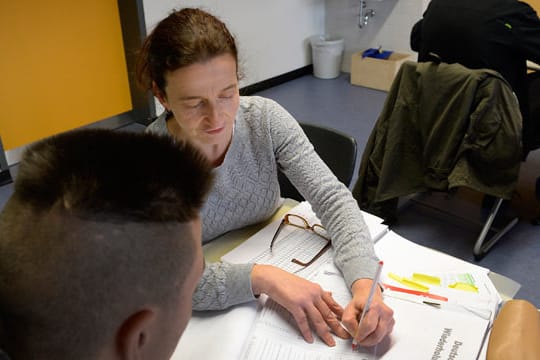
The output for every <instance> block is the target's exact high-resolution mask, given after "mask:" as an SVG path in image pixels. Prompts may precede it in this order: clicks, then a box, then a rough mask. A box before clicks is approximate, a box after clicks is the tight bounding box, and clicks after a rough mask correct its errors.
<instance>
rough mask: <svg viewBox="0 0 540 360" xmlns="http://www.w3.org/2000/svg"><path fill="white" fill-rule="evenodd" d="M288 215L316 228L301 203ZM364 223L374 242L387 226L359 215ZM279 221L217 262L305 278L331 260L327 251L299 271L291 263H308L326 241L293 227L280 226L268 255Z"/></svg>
mask: <svg viewBox="0 0 540 360" xmlns="http://www.w3.org/2000/svg"><path fill="white" fill-rule="evenodd" d="M288 213H290V214H297V215H301V216H302V217H304V218H305V219H306V220H308V222H309V223H310V224H316V223H319V224H320V220H319V219H318V218H317V217H316V216H315V214H314V213H313V210H312V209H311V206H310V205H309V203H307V202H302V203H300V204H299V205H298V206H296V207H294V208H293V209H291V210H290V211H289V212H288ZM363 215H364V220H365V222H366V225H367V226H368V229H369V231H370V234H371V237H372V239H373V240H374V241H376V240H378V239H379V238H380V237H381V236H383V235H384V234H385V233H386V232H387V230H388V226H386V225H383V224H382V221H383V220H382V219H381V218H379V217H377V216H374V215H372V214H369V213H365V212H363ZM280 222H281V220H276V221H274V222H272V223H271V224H269V225H268V226H266V227H264V228H263V229H261V230H260V231H259V232H257V233H256V234H255V235H253V236H252V237H251V238H249V239H248V240H246V241H245V242H243V243H242V244H240V245H239V246H237V247H236V248H235V249H234V250H233V251H231V252H229V253H227V254H225V255H224V256H223V257H222V258H221V260H222V261H226V262H229V263H233V264H241V263H258V264H269V265H274V266H277V267H279V268H281V269H284V270H286V271H289V272H291V273H295V274H297V275H299V276H302V277H305V278H309V277H310V276H311V275H312V274H313V272H314V271H316V270H317V269H318V268H319V267H320V266H321V265H323V264H325V263H327V262H328V261H329V260H331V259H332V257H333V253H332V250H331V249H330V250H328V251H326V252H325V253H324V255H323V256H321V257H320V258H319V259H318V260H317V261H316V262H315V263H313V264H311V265H310V266H308V267H303V266H300V265H297V264H295V263H293V262H291V259H293V258H298V259H299V260H309V259H311V258H313V256H314V255H315V254H317V252H318V251H319V250H320V249H321V248H323V247H324V245H325V244H326V240H324V239H322V238H321V237H320V236H318V235H316V234H314V233H313V232H311V231H306V230H304V229H298V228H296V227H294V226H284V227H283V228H282V229H281V232H280V233H279V237H278V239H277V241H276V242H275V243H274V246H273V249H272V251H270V242H271V240H272V237H273V236H274V234H275V232H276V230H277V228H278V227H279V225H280Z"/></svg>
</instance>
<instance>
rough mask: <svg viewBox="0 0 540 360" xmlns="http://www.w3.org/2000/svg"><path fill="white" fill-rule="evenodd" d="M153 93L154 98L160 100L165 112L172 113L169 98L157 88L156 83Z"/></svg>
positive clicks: (153, 84)
mask: <svg viewBox="0 0 540 360" xmlns="http://www.w3.org/2000/svg"><path fill="white" fill-rule="evenodd" d="M152 93H153V94H154V96H155V97H156V98H157V99H158V100H159V102H160V103H161V105H163V107H164V108H165V110H167V111H170V110H171V108H170V106H169V102H168V101H167V97H166V96H165V94H164V93H163V91H162V90H161V89H160V88H159V86H157V84H156V82H155V81H152Z"/></svg>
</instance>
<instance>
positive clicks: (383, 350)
mask: <svg viewBox="0 0 540 360" xmlns="http://www.w3.org/2000/svg"><path fill="white" fill-rule="evenodd" d="M312 280H313V281H315V282H317V283H319V284H321V286H323V287H324V288H325V289H327V290H330V291H332V294H333V296H334V297H335V299H336V300H337V301H338V302H340V303H341V304H342V305H343V306H344V305H345V304H346V303H347V302H348V301H349V299H350V294H349V291H348V290H347V289H346V287H345V285H344V282H343V279H341V277H340V275H339V272H338V271H337V269H336V268H335V267H334V266H333V265H332V264H331V263H329V264H326V265H325V266H323V267H321V268H320V269H319V271H318V272H317V273H316V274H315V275H314V276H313V278H312ZM385 302H386V303H387V304H388V305H389V306H390V307H391V308H392V309H393V310H394V318H395V320H396V324H395V327H394V330H393V332H392V334H391V335H390V336H388V337H387V338H386V339H385V340H384V341H383V342H382V343H380V344H379V345H377V346H375V347H371V348H362V347H360V348H359V349H357V350H353V349H352V346H351V340H342V339H339V338H337V337H336V346H335V347H328V346H327V345H325V344H324V343H323V342H322V341H321V340H320V339H318V338H316V340H315V342H314V343H313V344H309V343H307V342H305V341H304V339H303V337H302V336H301V334H300V333H299V331H298V329H297V327H296V325H295V323H294V319H293V318H292V317H291V316H290V315H289V314H288V312H287V311H285V310H284V309H283V308H282V307H281V306H279V305H278V304H276V303H274V302H272V301H267V302H266V304H265V306H264V307H263V308H262V310H261V311H260V313H259V315H258V316H257V318H256V320H255V326H254V327H253V328H252V330H251V331H250V336H249V338H248V340H247V342H246V344H245V345H244V348H243V351H242V355H241V357H240V358H241V359H258V360H259V359H260V360H278V359H279V360H304V359H321V360H322V359H328V360H330V359H340V360H348V359H351V360H352V359H356V360H358V359H363V360H372V359H384V360H398V359H399V360H401V359H435V360H438V359H453V360H459V359H462V360H470V359H476V358H477V357H478V354H479V352H480V349H481V348H482V344H483V342H484V338H485V336H486V333H487V330H488V329H489V325H490V321H489V319H485V318H483V317H480V316H476V315H474V314H471V313H470V312H468V311H465V310H463V309H459V308H457V307H456V308H453V307H439V306H434V305H433V304H426V303H424V302H422V301H411V300H408V299H401V298H394V297H387V298H385Z"/></svg>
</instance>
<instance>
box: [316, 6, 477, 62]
mask: <svg viewBox="0 0 540 360" xmlns="http://www.w3.org/2000/svg"><path fill="white" fill-rule="evenodd" d="M471 1H474V0H471ZM366 2H367V8H368V9H374V10H375V16H374V17H372V18H371V19H370V20H369V23H368V24H367V25H366V26H365V27H363V28H359V27H358V13H359V10H360V0H326V16H325V18H326V28H325V29H326V33H327V34H330V35H336V36H341V37H343V38H344V39H345V51H344V56H343V63H342V70H343V71H345V72H350V69H351V55H352V54H353V53H355V52H357V51H361V50H364V49H367V48H370V47H379V46H382V48H383V49H385V50H394V51H400V52H406V53H411V54H412V53H413V52H412V50H411V48H410V46H409V35H410V32H411V29H412V26H413V25H414V23H416V21H418V20H419V19H420V18H421V17H422V13H423V12H424V10H425V8H426V6H427V4H428V2H429V0H366Z"/></svg>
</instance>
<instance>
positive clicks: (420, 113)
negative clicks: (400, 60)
mask: <svg viewBox="0 0 540 360" xmlns="http://www.w3.org/2000/svg"><path fill="white" fill-rule="evenodd" d="M521 151H522V148H521V113H520V110H519V104H518V102H517V99H516V97H515V95H514V94H513V92H512V90H511V88H510V86H509V85H508V83H507V82H506V81H505V80H504V79H503V78H502V76H501V75H499V74H498V73H496V72H495V71H492V70H487V69H480V70H471V69H467V68H465V67H464V66H462V65H459V64H444V63H433V62H426V63H414V62H405V63H404V64H403V65H402V66H401V68H400V70H399V72H398V74H397V76H396V78H395V79H394V81H393V83H392V86H391V89H390V91H389V93H388V96H387V99H386V102H385V105H384V107H383V110H382V113H381V115H380V116H379V119H378V120H377V123H376V125H375V128H374V129H373V131H372V133H371V134H370V137H369V139H368V143H367V145H366V148H365V151H364V154H363V156H362V160H361V162H360V171H359V177H358V182H357V183H356V184H355V187H354V189H353V196H354V197H355V198H356V199H357V201H358V203H359V205H360V207H361V208H362V209H363V210H366V211H368V212H371V213H373V214H375V215H378V216H380V217H382V218H384V219H385V220H386V221H387V223H392V222H394V221H395V220H397V210H398V200H399V197H402V196H409V195H411V194H418V193H425V192H430V191H439V192H447V193H452V192H454V191H455V190H457V188H459V187H467V188H470V189H473V190H475V191H478V192H480V193H483V194H485V195H488V196H489V197H491V198H493V199H494V201H493V204H492V206H491V207H490V210H489V213H488V214H487V216H486V219H485V220H484V222H483V224H482V229H481V232H480V235H479V236H478V238H477V240H476V243H475V245H474V248H473V254H474V256H475V258H476V259H480V258H481V257H483V256H484V255H485V254H486V253H487V252H488V251H489V250H490V248H491V247H492V246H493V245H494V244H495V243H496V242H497V241H498V240H499V239H500V238H501V237H502V236H503V235H504V234H505V233H506V232H508V231H509V230H510V229H511V228H512V227H513V226H514V225H515V224H516V223H517V221H518V219H517V218H513V219H511V220H510V221H509V222H508V223H507V224H506V225H503V227H502V229H501V230H499V229H493V228H492V224H493V223H494V220H495V217H496V216H497V214H498V213H499V209H500V208H501V204H502V202H503V200H509V199H511V197H512V196H513V193H514V190H515V187H516V185H517V179H518V174H519V168H520V164H521V155H522V153H521ZM413 199H414V198H413ZM442 212H445V211H444V210H442ZM455 215H457V214H455ZM490 230H494V231H495V235H493V236H492V237H491V238H489V239H487V234H488V232H489V231H490Z"/></svg>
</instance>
